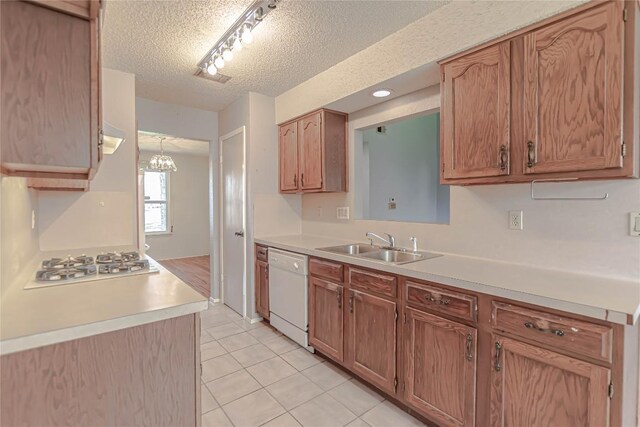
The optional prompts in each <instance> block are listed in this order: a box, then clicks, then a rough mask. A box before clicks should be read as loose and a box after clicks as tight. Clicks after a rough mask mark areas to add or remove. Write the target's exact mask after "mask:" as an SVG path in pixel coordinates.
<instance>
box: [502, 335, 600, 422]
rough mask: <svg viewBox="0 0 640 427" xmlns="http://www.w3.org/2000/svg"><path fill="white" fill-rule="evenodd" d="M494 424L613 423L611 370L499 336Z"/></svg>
mask: <svg viewBox="0 0 640 427" xmlns="http://www.w3.org/2000/svg"><path fill="white" fill-rule="evenodd" d="M492 359H493V362H492V365H493V369H492V381H491V384H492V389H491V425H492V426H519V427H529V426H531V427H533V426H587V427H603V426H608V425H609V406H610V400H609V394H608V390H609V381H610V376H611V371H610V369H608V368H604V367H601V366H598V365H595V364H592V363H588V362H584V361H581V360H578V359H574V358H571V357H568V356H564V355H561V354H558V353H555V352H552V351H549V350H545V349H543V348H540V347H536V346H532V345H529V344H525V343H523V342H519V341H516V340H512V339H508V338H504V337H500V336H494V343H493V349H492Z"/></svg>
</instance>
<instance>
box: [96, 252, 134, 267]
mask: <svg viewBox="0 0 640 427" xmlns="http://www.w3.org/2000/svg"><path fill="white" fill-rule="evenodd" d="M139 260H140V254H139V253H138V252H108V253H106V254H100V255H98V256H97V257H96V262H97V263H98V264H114V263H126V262H131V261H139Z"/></svg>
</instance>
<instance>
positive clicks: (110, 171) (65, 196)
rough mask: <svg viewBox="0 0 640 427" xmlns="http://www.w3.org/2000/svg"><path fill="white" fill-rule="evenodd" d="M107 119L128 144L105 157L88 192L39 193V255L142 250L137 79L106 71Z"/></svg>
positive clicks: (104, 107) (105, 99) (103, 74)
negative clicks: (105, 249)
mask: <svg viewBox="0 0 640 427" xmlns="http://www.w3.org/2000/svg"><path fill="white" fill-rule="evenodd" d="M102 99H103V101H102V102H103V104H102V106H103V119H104V120H105V121H107V122H109V123H111V124H112V125H114V126H115V127H117V128H119V129H121V130H123V131H124V132H125V135H126V141H125V142H124V143H123V144H121V145H120V147H119V148H118V150H117V151H116V152H115V153H114V154H112V155H105V156H104V159H103V161H102V163H101V164H100V168H99V169H98V172H97V173H96V175H95V177H94V178H93V180H92V181H91V183H90V190H89V191H87V192H85V193H74V192H55V191H49V192H47V191H40V192H38V215H37V216H38V228H39V233H40V250H43V251H46V250H59V249H79V248H92V247H108V246H119V245H136V246H137V243H138V242H137V240H138V236H137V221H138V218H137V210H136V206H137V204H136V197H137V195H136V163H135V157H136V144H135V141H136V111H135V76H134V75H133V74H129V73H124V72H121V71H116V70H111V69H108V68H104V69H103V73H102Z"/></svg>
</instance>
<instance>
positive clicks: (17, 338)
mask: <svg viewBox="0 0 640 427" xmlns="http://www.w3.org/2000/svg"><path fill="white" fill-rule="evenodd" d="M67 252H69V251H65V253H64V254H62V253H56V252H44V253H40V254H39V255H38V257H36V259H37V262H36V261H35V260H34V264H33V265H32V266H29V267H28V268H26V269H25V271H23V272H22V273H21V275H20V276H19V277H17V278H16V280H15V281H14V282H13V283H12V284H11V286H10V287H9V288H8V289H7V290H6V291H5V292H4V293H3V294H2V298H1V301H0V355H4V354H9V353H15V352H18V351H23V350H28V349H31V348H36V347H41V346H44V345H49V344H55V343H59V342H63V341H69V340H73V339H77V338H83V337H87V336H92V335H97V334H102V333H105V332H111V331H116V330H120V329H125V328H129V327H133V326H138V325H143V324H147V323H152V322H157V321H159V320H165V319H170V318H173V317H178V316H183V315H188V314H193V313H197V312H199V311H202V310H206V309H207V307H208V301H207V299H206V298H205V297H204V296H202V295H200V294H199V293H198V292H196V291H195V290H193V289H192V288H191V287H190V286H188V285H187V284H186V283H184V282H183V281H182V280H180V279H178V278H177V277H176V276H174V275H173V274H172V273H170V272H169V271H168V270H166V269H165V268H164V267H162V266H161V265H160V264H158V263H157V262H155V261H154V260H153V259H151V258H149V257H147V259H149V262H150V263H151V264H153V265H155V266H156V267H157V268H158V270H159V272H158V273H151V274H141V275H135V276H128V277H119V278H109V279H104V280H96V281H90V282H80V283H72V284H65V285H56V286H50V287H45V288H37V289H26V290H25V289H24V285H25V284H26V283H27V281H29V280H30V279H31V277H32V276H33V275H34V274H35V271H36V269H37V265H38V263H39V262H40V260H41V259H45V258H51V257H54V256H60V255H62V256H65V255H67ZM72 252H73V253H86V254H87V255H91V254H97V253H99V252H104V251H100V250H95V249H93V250H90V249H85V250H78V251H72Z"/></svg>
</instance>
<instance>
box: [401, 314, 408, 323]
mask: <svg viewBox="0 0 640 427" xmlns="http://www.w3.org/2000/svg"><path fill="white" fill-rule="evenodd" d="M402 321H403V322H404V323H407V313H404V314H403V315H402Z"/></svg>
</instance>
